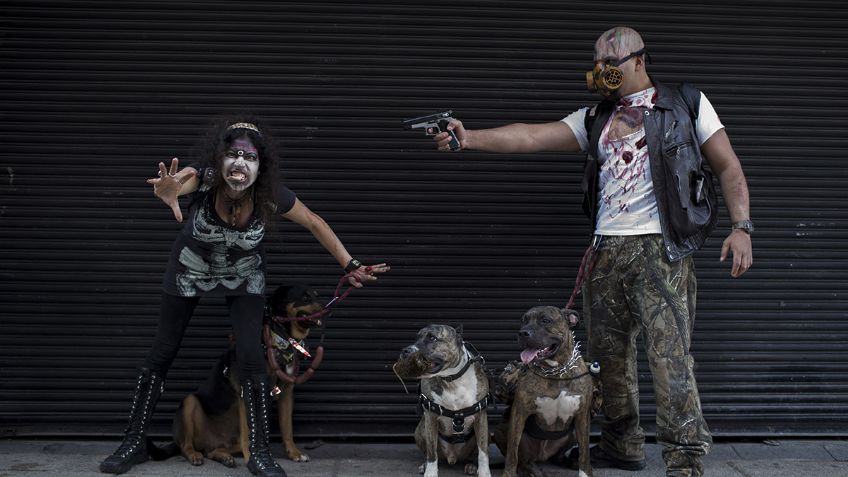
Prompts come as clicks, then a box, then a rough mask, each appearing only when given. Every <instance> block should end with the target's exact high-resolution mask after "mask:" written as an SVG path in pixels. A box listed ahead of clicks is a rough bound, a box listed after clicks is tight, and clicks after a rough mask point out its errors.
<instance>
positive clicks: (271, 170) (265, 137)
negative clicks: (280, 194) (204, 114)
mask: <svg viewBox="0 0 848 477" xmlns="http://www.w3.org/2000/svg"><path fill="white" fill-rule="evenodd" d="M237 123H250V124H253V125H255V126H256V127H257V129H259V133H257V132H256V131H253V130H252V129H246V128H230V126H232V125H233V124H237ZM242 137H247V138H249V139H250V141H251V142H252V143H253V145H254V146H255V147H256V150H257V151H258V152H259V175H258V177H257V178H256V182H254V183H253V185H252V186H251V187H252V188H253V194H254V196H253V197H254V203H255V204H256V205H255V207H256V208H257V211H258V215H259V216H260V217H261V218H262V220H263V221H264V222H265V224H266V225H270V224H271V223H272V221H271V219H272V218H273V217H274V213H275V212H276V210H277V187H278V184H279V181H280V172H279V166H278V160H279V150H278V148H277V141H276V140H275V139H274V137H273V136H272V134H271V131H270V130H269V128H268V127H267V126H266V125H265V124H264V123H263V121H262V120H261V119H259V118H256V117H254V116H251V115H248V114H236V115H226V116H218V117H215V118H214V119H213V121H212V124H211V125H210V126H209V128H208V129H207V131H206V133H205V134H204V135H203V137H202V138H201V139H200V142H199V143H198V144H197V146H196V150H195V155H196V157H195V160H196V162H197V163H199V164H200V165H201V166H202V167H209V168H213V169H215V170H217V171H221V170H222V162H223V161H222V160H223V158H224V153H225V152H226V151H227V149H229V147H230V145H231V144H232V143H233V141H235V140H236V139H239V138H242ZM210 180H211V183H210V182H208V181H207V183H208V184H210V185H211V187H212V188H213V189H214V190H215V191H216V192H219V191H221V190H222V189H223V188H224V187H226V182H224V178H223V177H222V176H221V174H215V175H214V178H211V179H210Z"/></svg>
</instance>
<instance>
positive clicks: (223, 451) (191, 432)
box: [148, 285, 326, 467]
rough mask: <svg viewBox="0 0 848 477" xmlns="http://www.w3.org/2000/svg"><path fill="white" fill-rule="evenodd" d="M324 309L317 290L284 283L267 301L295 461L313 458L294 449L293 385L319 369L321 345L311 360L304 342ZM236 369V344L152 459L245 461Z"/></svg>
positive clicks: (281, 406)
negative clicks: (304, 366)
mask: <svg viewBox="0 0 848 477" xmlns="http://www.w3.org/2000/svg"><path fill="white" fill-rule="evenodd" d="M322 309H323V306H322V305H321V304H320V303H318V294H317V293H316V292H315V291H314V290H313V289H311V288H309V287H306V286H303V285H284V286H280V287H279V288H277V289H276V290H275V291H274V293H273V295H272V296H271V298H270V299H269V301H268V307H267V310H266V316H265V323H264V332H263V337H264V339H263V341H264V346H265V350H266V356H267V357H268V358H269V359H268V360H267V361H268V362H267V368H268V374H269V378H270V382H271V385H272V387H273V389H274V391H275V392H276V394H277V396H276V397H277V411H278V412H277V414H278V418H279V424H280V433H281V434H282V437H283V448H284V450H285V452H286V456H287V457H288V458H289V459H291V460H293V461H297V462H307V461H309V456H307V455H306V454H304V453H303V452H301V451H300V450H299V449H298V448H297V447H296V446H295V444H294V439H293V437H292V411H293V409H294V386H295V385H297V384H302V383H303V382H305V381H306V380H307V379H308V378H309V377H311V376H312V373H313V372H314V370H315V369H316V368H317V367H318V365H320V361H321V358H322V356H323V350H322V349H321V348H320V347H319V349H318V350H316V352H314V353H313V354H315V356H312V355H311V354H310V352H309V350H308V346H307V345H306V343H305V339H306V337H307V336H308V335H309V331H310V329H311V328H314V327H318V326H321V324H322V323H321V320H322V319H323V318H325V317H326V315H320V314H319V312H320V311H321V310H322ZM316 315H317V316H316ZM304 317H306V318H308V319H305V320H304V319H303V318H304ZM275 318H276V319H275ZM298 318H301V319H300V320H298ZM304 357H306V358H311V359H312V364H311V366H310V368H309V369H308V370H307V372H305V373H304V374H301V375H300V376H298V375H297V373H298V371H299V369H298V368H299V366H300V362H301V360H302V359H304ZM236 368H237V367H236V353H235V346H234V345H230V347H229V349H227V351H226V352H225V353H224V354H223V355H221V357H220V358H219V359H218V361H217V363H216V364H215V366H214V368H213V369H212V373H211V374H210V375H209V377H208V378H207V379H206V381H205V382H204V383H203V384H202V385H201V386H200V388H199V389H198V390H197V391H196V392H194V393H191V394H189V395H188V396H186V397H185V399H183V401H182V403H180V406H179V407H178V408H177V411H176V415H175V416H174V425H173V439H174V440H173V442H172V443H171V444H169V445H168V446H165V447H163V448H158V447H155V446H151V445H148V449H150V454H151V457H152V458H153V459H154V460H162V459H165V458H168V457H171V456H174V455H177V454H182V455H183V456H184V457H185V458H186V459H187V460H188V461H189V462H191V463H192V464H193V465H201V464H203V461H204V456H205V457H207V458H209V459H212V460H215V461H218V462H220V463H222V464H224V465H225V466H227V467H235V465H236V461H235V458H234V457H233V455H234V454H239V453H241V454H242V456H243V457H244V459H245V460H247V459H248V458H249V455H250V454H249V451H248V430H247V421H246V417H245V411H244V404H243V403H242V402H241V399H240V397H239V389H240V386H241V385H240V383H239V376H238V372H237V369H236Z"/></svg>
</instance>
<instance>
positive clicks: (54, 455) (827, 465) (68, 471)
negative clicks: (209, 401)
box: [0, 439, 848, 477]
mask: <svg viewBox="0 0 848 477" xmlns="http://www.w3.org/2000/svg"><path fill="white" fill-rule="evenodd" d="M298 444H299V445H302V444H304V443H298ZM314 444H317V445H318V447H315V448H313V449H310V450H306V449H304V450H305V451H306V452H307V453H308V454H309V455H310V457H311V459H312V460H311V462H308V463H294V462H291V461H288V460H284V459H283V458H282V455H281V451H282V449H281V446H280V445H279V442H276V443H275V445H274V455H275V456H276V457H277V459H278V462H279V463H280V465H282V466H283V468H284V469H285V470H286V472H287V473H288V475H289V476H290V477H399V476H411V477H415V476H417V475H419V474H418V465H419V464H420V463H421V462H422V456H421V453H420V452H419V451H418V449H417V448H416V447H415V445H414V444H381V443H373V442H368V443H350V442H330V443H323V444H322V443H320V442H318V443H314ZM117 445H118V441H117V440H115V441H80V440H21V439H13V440H0V477H12V476H16V477H17V476H22V477H29V476H32V477H36V476H39V477H41V476H45V477H82V476H103V475H105V474H100V473H99V472H98V471H97V466H98V464H99V462H100V460H102V459H103V458H104V457H106V456H107V455H108V454H110V453H111V452H112V451H113V450H114V449H115V448H116V447H117ZM490 451H491V452H490V456H491V462H492V476H493V477H497V476H500V474H501V471H502V469H503V457H502V456H501V454H500V452H499V451H498V450H497V448H495V447H494V446H492V447H491V449H490ZM646 451H647V454H648V467H647V468H646V469H645V470H643V471H641V472H626V471H622V470H611V469H595V477H647V476H658V477H659V476H664V475H665V473H664V468H663V463H662V458H661V455H660V447H659V446H658V445H656V444H649V445H647V446H646ZM705 467H706V475H707V476H710V477H737V476H739V477H783V476H792V477H806V476H816V477H848V441H846V440H836V439H834V440H775V441H766V442H735V443H734V442H719V443H717V444H715V446H714V448H713V451H712V452H711V453H710V454H709V455H708V456H707V457H706V458H705ZM544 469H545V471H546V472H547V473H548V477H571V476H576V475H577V471H573V470H568V469H564V468H562V467H557V466H554V465H550V464H546V465H545V466H544ZM124 475H126V476H128V477H134V476H138V477H154V476H156V477H158V476H168V477H171V476H233V477H248V476H250V472H248V470H247V468H246V467H245V466H244V463H243V462H242V461H241V459H238V467H236V468H234V469H230V468H227V467H224V466H222V465H221V464H219V463H217V462H212V461H208V460H207V461H206V463H205V464H203V465H202V466H197V467H194V466H192V465H190V464H189V463H188V462H187V461H186V460H185V459H183V458H182V457H173V458H171V459H169V460H167V461H163V462H147V463H144V464H141V465H138V466H136V467H134V468H133V469H132V470H130V472H128V473H126V474H124ZM440 475H442V476H446V477H460V476H463V475H464V474H463V473H462V471H461V469H460V468H459V466H447V465H444V464H443V465H440Z"/></svg>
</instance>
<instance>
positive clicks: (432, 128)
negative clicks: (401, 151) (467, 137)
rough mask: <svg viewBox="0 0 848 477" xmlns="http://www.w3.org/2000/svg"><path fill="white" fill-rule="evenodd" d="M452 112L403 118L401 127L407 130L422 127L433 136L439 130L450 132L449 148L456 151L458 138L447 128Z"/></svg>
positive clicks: (458, 147)
mask: <svg viewBox="0 0 848 477" xmlns="http://www.w3.org/2000/svg"><path fill="white" fill-rule="evenodd" d="M452 114H453V111H444V112H441V113H434V114H428V115H427V116H421V117H420V118H412V119H404V120H403V128H404V129H405V130H407V131H410V130H412V129H420V128H424V132H425V133H426V134H427V135H428V136H435V135H436V134H439V133H441V132H447V133H448V134H450V144H449V146H450V150H451V151H458V150H460V146H459V139H457V137H456V133H454V132H453V131H451V130H448V124H450V120H451V119H453V118H452V117H451V115H452Z"/></svg>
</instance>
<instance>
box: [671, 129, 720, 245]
mask: <svg viewBox="0 0 848 477" xmlns="http://www.w3.org/2000/svg"><path fill="white" fill-rule="evenodd" d="M662 155H663V166H664V171H665V199H666V200H665V202H666V204H667V207H668V218H669V223H670V225H671V228H672V230H673V231H674V232H675V233H676V234H677V235H678V236H679V237H681V238H686V237H690V236H692V235H694V234H695V233H696V232H698V230H700V229H702V228H703V227H704V226H706V225H708V224H709V223H710V221H711V218H712V215H713V210H714V207H715V200H713V201H711V200H710V195H711V194H710V193H712V198H713V199H715V192H714V191H713V189H712V176H711V175H710V174H709V172H707V171H706V170H705V169H704V168H703V167H702V165H703V158H702V157H701V153H700V151H699V150H698V149H697V148H696V147H695V144H694V143H693V142H691V141H684V142H679V143H675V144H671V145H669V146H666V147H665V148H663V152H662Z"/></svg>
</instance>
